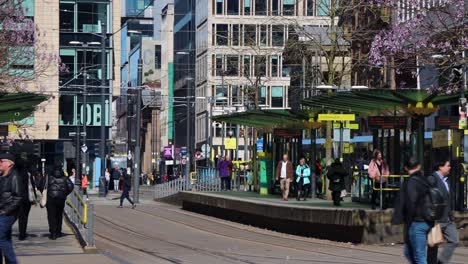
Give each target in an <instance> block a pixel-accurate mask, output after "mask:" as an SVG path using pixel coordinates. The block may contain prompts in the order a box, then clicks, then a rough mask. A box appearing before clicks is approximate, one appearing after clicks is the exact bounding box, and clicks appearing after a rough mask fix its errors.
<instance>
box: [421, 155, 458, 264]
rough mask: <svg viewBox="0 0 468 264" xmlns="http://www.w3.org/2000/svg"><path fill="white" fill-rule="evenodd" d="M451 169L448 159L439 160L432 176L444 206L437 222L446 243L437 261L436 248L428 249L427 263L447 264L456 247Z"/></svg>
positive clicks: (456, 237) (456, 236)
mask: <svg viewBox="0 0 468 264" xmlns="http://www.w3.org/2000/svg"><path fill="white" fill-rule="evenodd" d="M451 169H452V167H451V165H450V161H449V160H448V159H441V160H440V161H438V162H437V163H436V165H435V168H434V170H435V172H434V174H433V176H434V178H435V179H436V183H437V184H436V187H437V189H439V190H440V192H441V193H442V195H443V198H444V203H445V204H446V206H445V208H444V210H443V214H442V217H441V219H440V220H438V221H437V223H438V224H440V227H441V228H442V233H443V234H444V238H445V240H446V241H447V243H445V244H444V245H443V247H444V250H443V251H442V254H440V256H439V258H438V259H437V253H438V247H430V248H429V249H428V251H427V255H428V256H427V257H428V263H444V264H445V263H449V261H450V259H451V258H452V255H453V252H454V251H455V249H456V248H457V246H458V243H459V238H458V231H457V227H456V225H455V223H454V222H453V220H454V219H453V214H452V208H451V206H450V186H449V184H448V182H447V181H448V177H449V175H450V170H451Z"/></svg>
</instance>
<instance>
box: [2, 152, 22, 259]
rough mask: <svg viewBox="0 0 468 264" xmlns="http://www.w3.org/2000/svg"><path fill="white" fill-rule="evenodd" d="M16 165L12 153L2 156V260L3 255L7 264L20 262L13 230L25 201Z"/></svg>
mask: <svg viewBox="0 0 468 264" xmlns="http://www.w3.org/2000/svg"><path fill="white" fill-rule="evenodd" d="M14 165H15V156H13V155H12V154H10V153H2V154H0V175H1V176H0V197H1V199H0V260H1V259H2V254H3V256H4V257H5V261H6V263H13V264H15V263H18V262H17V260H16V254H15V250H14V248H13V242H12V240H11V232H12V230H11V229H12V226H13V224H14V223H15V221H16V215H17V214H18V210H19V206H20V204H21V201H22V200H23V198H22V193H21V190H20V179H19V176H18V173H17V171H16V170H15V169H14ZM2 261H3V260H2Z"/></svg>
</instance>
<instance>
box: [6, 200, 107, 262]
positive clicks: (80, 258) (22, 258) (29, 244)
mask: <svg viewBox="0 0 468 264" xmlns="http://www.w3.org/2000/svg"><path fill="white" fill-rule="evenodd" d="M62 232H63V233H64V236H63V237H60V238H57V240H50V239H49V238H48V235H49V226H48V223H47V210H46V209H45V208H44V209H41V208H40V207H39V206H33V207H32V208H31V212H30V214H29V222H28V229H27V233H28V237H27V238H26V240H24V241H18V221H16V223H15V224H14V226H13V245H14V248H15V252H16V255H17V258H18V262H19V263H21V264H36V263H48V264H55V263H57V264H58V263H67V264H81V263H94V264H111V263H116V262H115V261H113V260H112V259H111V258H109V257H108V256H105V255H103V254H100V253H99V252H85V251H84V250H83V248H82V247H81V245H80V243H79V242H78V240H77V238H76V237H75V234H74V233H73V231H72V229H71V228H70V227H69V226H68V224H67V223H66V221H65V218H64V221H63V227H62ZM0 262H1V261H0Z"/></svg>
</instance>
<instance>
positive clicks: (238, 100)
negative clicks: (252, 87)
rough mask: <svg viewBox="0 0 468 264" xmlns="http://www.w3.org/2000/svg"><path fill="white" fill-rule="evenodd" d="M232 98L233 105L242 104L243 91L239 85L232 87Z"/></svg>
mask: <svg viewBox="0 0 468 264" xmlns="http://www.w3.org/2000/svg"><path fill="white" fill-rule="evenodd" d="M231 98H232V104H233V105H239V104H242V90H241V87H240V86H239V85H232V86H231Z"/></svg>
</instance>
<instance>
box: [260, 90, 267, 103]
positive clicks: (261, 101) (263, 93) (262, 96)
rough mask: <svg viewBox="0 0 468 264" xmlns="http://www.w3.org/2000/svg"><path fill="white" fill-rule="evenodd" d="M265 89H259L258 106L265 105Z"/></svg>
mask: <svg viewBox="0 0 468 264" xmlns="http://www.w3.org/2000/svg"><path fill="white" fill-rule="evenodd" d="M266 97H267V89H266V87H265V86H262V87H260V101H259V103H260V105H266Z"/></svg>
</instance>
